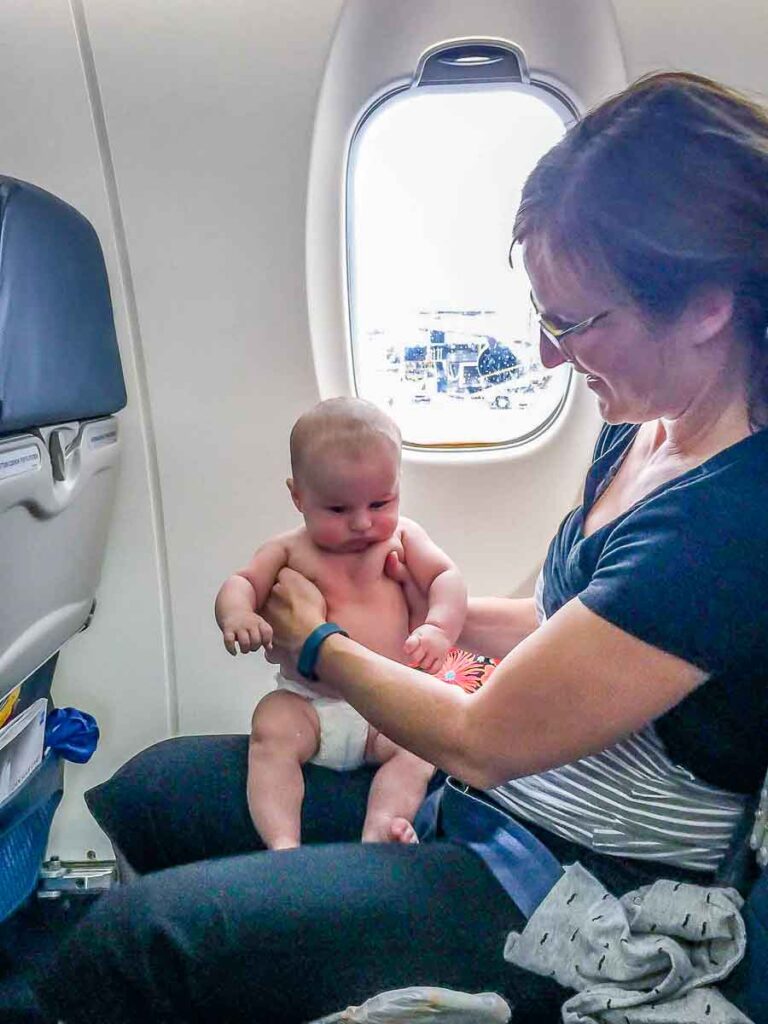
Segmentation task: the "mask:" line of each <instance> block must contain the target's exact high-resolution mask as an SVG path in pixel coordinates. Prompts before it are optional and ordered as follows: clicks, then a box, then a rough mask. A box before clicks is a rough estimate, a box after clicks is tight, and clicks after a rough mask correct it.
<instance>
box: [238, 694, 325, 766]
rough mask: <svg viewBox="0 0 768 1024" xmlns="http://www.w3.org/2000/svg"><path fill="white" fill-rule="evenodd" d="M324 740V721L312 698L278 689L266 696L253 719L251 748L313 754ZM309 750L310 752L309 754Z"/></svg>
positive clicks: (306, 755)
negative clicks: (321, 728) (322, 727)
mask: <svg viewBox="0 0 768 1024" xmlns="http://www.w3.org/2000/svg"><path fill="white" fill-rule="evenodd" d="M319 739H320V723H319V720H318V717H317V712H316V711H315V709H314V708H313V707H312V703H311V701H309V700H307V699H306V698H305V697H300V696H299V695H298V694H295V693H289V692H286V691H281V690H277V691H275V692H273V693H268V694H267V695H266V697H263V698H262V699H261V700H260V701H259V703H258V704H257V705H256V708H255V710H254V712H253V716H252V718H251V739H250V750H251V753H252V754H253V753H254V752H259V751H261V752H269V751H270V750H276V751H280V752H282V753H283V754H285V753H288V752H291V753H296V754H298V755H299V756H301V757H302V758H303V759H307V757H311V756H312V754H313V753H314V751H315V750H316V749H317V745H318V742H319ZM308 751H309V753H307V752H308Z"/></svg>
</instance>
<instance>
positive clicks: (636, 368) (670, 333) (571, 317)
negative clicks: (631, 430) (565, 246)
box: [523, 237, 705, 423]
mask: <svg viewBox="0 0 768 1024" xmlns="http://www.w3.org/2000/svg"><path fill="white" fill-rule="evenodd" d="M523 260H524V262H525V268H526V271H527V273H528V277H529V280H530V282H531V288H532V292H533V297H534V300H535V303H536V306H537V308H538V310H539V311H540V313H541V314H542V315H543V316H544V317H545V319H546V320H547V322H548V323H551V324H552V325H553V326H554V327H556V328H558V329H565V328H568V327H570V326H571V325H573V324H577V323H581V322H582V321H584V320H587V319H588V318H590V317H594V316H597V315H599V314H603V313H606V315H605V316H600V318H599V319H598V320H597V322H596V323H594V324H593V325H592V326H591V327H588V328H587V329H586V330H584V331H575V332H573V333H572V334H568V335H567V336H566V337H565V338H564V339H563V341H562V343H561V345H562V350H559V349H558V348H557V347H555V345H553V344H552V342H551V341H550V340H549V339H547V338H546V336H545V335H544V333H543V332H542V333H541V335H540V341H539V345H540V351H541V362H542V364H543V365H544V366H546V367H547V368H551V367H554V366H559V365H560V364H561V363H565V362H569V363H570V364H571V365H572V366H573V368H574V370H575V371H576V373H580V374H583V375H584V376H585V378H586V383H587V387H588V388H589V389H590V390H591V391H593V392H594V394H595V396H596V397H597V401H598V404H599V407H600V414H601V416H602V418H603V419H604V420H605V421H606V422H608V423H645V422H648V421H650V420H654V419H658V418H659V417H662V416H663V417H665V418H668V419H674V418H677V417H678V416H680V415H681V414H682V413H683V412H684V411H685V409H686V408H687V407H688V406H689V405H690V403H691V402H692V401H693V400H694V398H695V397H696V395H697V394H698V393H699V391H700V390H701V389H702V386H703V384H704V381H703V379H702V373H703V372H704V371H705V367H704V366H703V365H700V363H701V358H702V355H703V353H702V352H701V351H700V349H701V348H702V346H701V345H697V344H695V343H694V339H695V338H696V337H698V335H697V334H696V333H695V325H694V323H693V320H692V318H691V316H690V315H689V314H688V313H687V312H683V313H682V314H681V316H680V317H678V318H677V319H675V320H674V321H672V322H662V323H658V324H651V323H650V322H649V320H648V318H645V317H643V316H642V314H641V312H640V310H639V309H638V308H637V307H636V306H634V305H633V304H632V303H631V302H630V300H629V299H628V298H627V297H626V296H623V295H622V294H621V293H620V292H619V291H618V290H617V289H612V288H611V287H610V285H608V284H605V283H602V282H601V281H600V277H599V275H597V274H596V275H594V278H592V279H590V278H589V276H588V274H586V273H579V272H577V271H576V270H575V269H574V268H573V267H572V266H571V265H570V262H569V261H568V260H567V259H560V260H558V258H557V255H556V254H553V253H552V252H551V251H550V247H549V246H548V245H547V243H546V242H544V241H540V240H538V239H537V238H535V237H533V238H531V239H530V240H529V241H526V242H525V243H523Z"/></svg>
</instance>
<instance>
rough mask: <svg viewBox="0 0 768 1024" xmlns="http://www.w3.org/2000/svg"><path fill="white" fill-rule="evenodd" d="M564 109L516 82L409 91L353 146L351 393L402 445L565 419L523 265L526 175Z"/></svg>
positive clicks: (455, 443)
mask: <svg viewBox="0 0 768 1024" xmlns="http://www.w3.org/2000/svg"><path fill="white" fill-rule="evenodd" d="M571 116H572V115H571V114H570V112H569V111H568V110H567V109H566V107H565V106H564V105H561V104H560V103H559V102H558V101H557V100H555V99H554V98H553V97H552V96H551V95H549V94H548V93H545V92H544V91H543V90H542V89H537V88H536V87H535V86H529V85H522V84H504V85H484V86H449V87H445V86H440V87H430V88H411V89H407V90H405V91H403V92H400V93H397V94H395V95H393V96H392V97H390V98H389V99H388V100H386V101H385V102H383V103H381V104H380V105H379V106H377V107H376V108H374V109H373V110H372V111H371V112H370V113H369V115H368V116H367V117H366V118H365V120H364V121H363V123H362V125H361V127H360V129H359V130H358V132H357V133H356V135H355V138H354V141H353V144H352V150H351V153H350V162H349V175H348V192H347V273H348V285H349V300H350V327H351V338H352V365H353V372H354V379H355V386H356V390H357V393H358V394H359V395H360V396H361V397H363V398H368V399H370V400H371V401H373V402H375V403H376V404H377V405H379V406H381V408H382V409H384V410H385V411H387V412H389V413H390V415H391V416H393V418H394V419H395V420H396V421H397V423H398V424H399V426H400V429H401V431H402V434H403V440H404V442H405V444H407V445H410V446H413V447H428V448H442V447H448V448H456V447H465V446H473V447H487V446H499V445H512V444H520V443H522V442H524V441H525V440H527V439H529V438H531V437H533V436H535V435H537V434H540V433H541V431H542V430H543V429H545V428H546V427H547V426H548V425H549V424H551V423H552V422H553V420H554V419H555V417H556V416H557V413H558V412H559V410H560V409H561V408H562V406H563V403H564V400H565V397H566V394H567V392H568V386H569V383H570V378H571V371H570V368H569V367H567V366H561V367H558V368H557V369H555V370H546V369H544V368H543V367H542V366H541V363H540V361H539V346H538V323H537V321H536V319H535V316H534V314H533V309H532V307H531V304H530V299H529V293H530V285H529V283H528V280H527V277H526V275H525V271H524V269H523V267H522V261H520V260H516V261H515V266H514V267H512V268H511V267H510V265H509V262H508V259H507V254H508V251H509V244H510V239H511V234H512V224H513V221H514V216H515V211H516V209H517V206H518V204H519V201H520V194H521V190H522V187H523V184H524V182H525V179H526V177H527V175H528V173H529V172H530V170H531V169H532V168H533V166H534V164H535V163H536V161H537V160H538V159H539V157H540V156H541V155H542V154H543V153H545V152H546V151H547V150H548V149H550V148H551V147H552V146H553V145H554V144H555V143H556V142H558V141H559V139H560V138H562V136H563V134H564V132H565V126H566V123H567V121H569V120H570V119H571Z"/></svg>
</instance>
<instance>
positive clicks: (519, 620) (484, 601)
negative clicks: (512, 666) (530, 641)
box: [457, 597, 539, 658]
mask: <svg viewBox="0 0 768 1024" xmlns="http://www.w3.org/2000/svg"><path fill="white" fill-rule="evenodd" d="M538 625H539V623H538V619H537V618H536V604H535V602H534V600H533V598H532V597H470V599H469V601H468V603H467V617H466V619H465V620H464V628H463V629H462V631H461V633H460V634H459V639H458V641H457V644H458V646H459V647H463V648H464V649H465V650H467V651H474V652H475V653H476V654H484V655H485V656H486V657H487V658H504V657H506V656H507V655H508V654H509V652H510V651H511V650H512V648H513V647H517V645H518V644H519V643H520V641H521V640H525V638H526V637H527V636H530V634H531V633H533V631H534V630H535V629H536V628H537V627H538Z"/></svg>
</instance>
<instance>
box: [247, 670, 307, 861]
mask: <svg viewBox="0 0 768 1024" xmlns="http://www.w3.org/2000/svg"><path fill="white" fill-rule="evenodd" d="M319 743H320V723H319V721H318V718H317V712H316V711H315V709H314V708H313V707H312V704H311V702H310V701H308V700H306V698H304V697H300V696H299V695H298V694H297V693H290V692H288V691H287V690H277V691H275V692H273V693H268V694H267V695H266V697H263V698H262V699H261V700H260V701H259V703H258V704H257V705H256V710H255V711H254V712H253V719H252V722H251V739H250V742H249V744H248V809H249V811H250V812H251V818H252V819H253V824H254V825H255V826H256V831H257V832H258V833H259V835H260V836H261V838H262V839H263V841H264V844H265V845H266V847H267V849H269V850H289V849H292V848H293V847H295V846H299V845H300V843H301V804H302V801H303V799H304V776H303V775H302V772H301V766H302V765H303V764H304V763H305V761H308V760H309V759H310V758H311V757H314V755H315V754H316V753H317V748H318V745H319Z"/></svg>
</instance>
